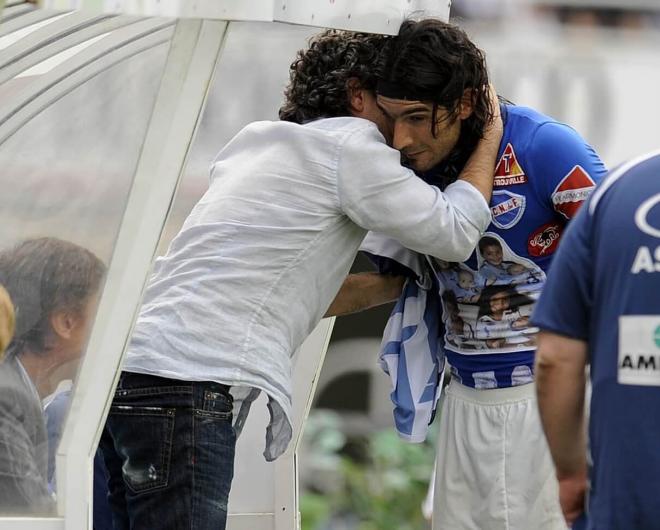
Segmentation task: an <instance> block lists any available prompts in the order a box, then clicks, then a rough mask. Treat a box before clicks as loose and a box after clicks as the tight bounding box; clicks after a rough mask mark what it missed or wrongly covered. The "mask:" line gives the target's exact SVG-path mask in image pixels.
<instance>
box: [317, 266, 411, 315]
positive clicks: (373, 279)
mask: <svg viewBox="0 0 660 530" xmlns="http://www.w3.org/2000/svg"><path fill="white" fill-rule="evenodd" d="M405 281H406V278H405V277H404V276H392V275H390V274H379V273H377V272H361V273H358V274H349V275H348V276H347V277H346V279H345V280H344V283H343V285H342V286H341V288H340V289H339V292H338V293H337V296H335V299H334V300H333V301H332V303H331V304H330V307H329V308H328V310H327V311H326V313H325V315H324V316H325V317H333V316H339V315H347V314H349V313H357V312H358V311H364V310H365V309H369V308H371V307H376V306H379V305H383V304H386V303H387V302H392V301H394V300H396V299H397V298H399V295H400V294H401V289H402V288H403V284H404V282H405Z"/></svg>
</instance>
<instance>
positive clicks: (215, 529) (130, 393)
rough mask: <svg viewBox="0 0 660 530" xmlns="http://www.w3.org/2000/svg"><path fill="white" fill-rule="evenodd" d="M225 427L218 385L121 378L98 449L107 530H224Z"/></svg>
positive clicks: (230, 439)
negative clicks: (105, 485) (106, 500)
mask: <svg viewBox="0 0 660 530" xmlns="http://www.w3.org/2000/svg"><path fill="white" fill-rule="evenodd" d="M231 420H232V398H231V395H230V394H229V389H228V387H227V386H225V385H221V384H218V383H213V382H191V381H179V380H173V379H166V378H162V377H155V376H150V375H142V374H133V373H128V372H124V373H122V375H121V378H120V381H119V386H118V387H117V391H116V392H115V397H114V400H113V402H112V408H111V409H110V414H109V416H108V419H107V421H106V425H105V429H104V432H103V435H102V437H101V444H100V448H101V450H102V451H103V457H104V459H105V463H106V466H107V468H108V474H109V480H108V488H109V499H110V507H111V509H112V518H113V524H114V528H115V530H156V529H157V530H184V529H185V530H224V528H225V525H226V521H227V498H228V497H229V489H230V487H231V481H232V478H233V476H234V450H235V446H236V436H235V433H234V429H233V428H232V424H231Z"/></svg>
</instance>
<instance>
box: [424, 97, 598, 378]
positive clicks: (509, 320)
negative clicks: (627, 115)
mask: <svg viewBox="0 0 660 530" xmlns="http://www.w3.org/2000/svg"><path fill="white" fill-rule="evenodd" d="M503 117H504V120H505V123H504V135H503V137H502V143H501V145H500V152H499V161H498V164H497V166H496V169H495V181H494V188H493V196H492V199H491V203H490V206H491V211H492V223H491V225H490V226H489V228H488V231H487V232H486V234H484V236H483V237H482V239H481V240H480V242H479V246H478V248H477V249H476V251H475V252H474V254H473V255H472V257H471V258H470V259H469V260H468V261H466V262H465V263H461V264H458V263H446V262H443V261H440V260H432V261H433V263H434V265H435V267H434V268H435V270H436V275H437V277H438V279H439V281H440V283H441V284H442V290H443V292H442V303H443V309H444V311H443V322H444V324H445V337H444V342H445V352H446V355H447V359H448V361H449V364H450V366H451V370H452V374H453V376H454V377H456V378H457V379H459V380H460V381H461V382H462V383H463V384H465V385H467V386H471V387H477V388H498V387H508V386H514V385H519V384H525V383H529V382H531V381H532V380H533V373H532V370H533V364H534V349H535V345H536V332H537V328H535V327H533V326H532V325H531V324H530V322H529V317H530V315H531V312H532V309H533V306H534V304H535V302H536V300H537V299H538V296H539V293H540V291H541V289H542V288H543V286H544V284H545V280H546V271H547V270H548V267H549V266H550V263H551V262H552V259H553V256H554V253H555V251H556V250H557V247H558V244H559V241H560V239H561V237H562V234H563V232H564V228H565V226H566V223H567V222H568V220H569V219H571V218H572V217H573V216H574V215H575V214H576V212H577V211H578V208H579V207H580V205H581V204H582V203H583V201H584V200H585V199H586V198H587V197H588V196H589V194H590V193H591V192H592V191H593V189H594V187H595V185H596V183H597V182H598V181H600V179H601V178H602V177H603V175H604V174H605V172H606V169H605V166H604V165H603V163H602V161H601V160H600V158H599V157H598V155H597V154H596V153H595V152H594V150H593V149H592V148H591V147H590V146H589V145H588V144H587V143H586V142H585V141H584V140H583V139H582V137H581V136H580V135H579V134H578V133H577V132H575V130H573V129H572V128H570V127H568V126H567V125H564V124H562V123H558V122H557V121H554V120H553V119H551V118H549V117H547V116H544V115H543V114H540V113H538V112H536V111H534V110H532V109H529V108H526V107H517V106H505V107H503Z"/></svg>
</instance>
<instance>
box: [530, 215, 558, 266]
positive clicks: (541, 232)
mask: <svg viewBox="0 0 660 530" xmlns="http://www.w3.org/2000/svg"><path fill="white" fill-rule="evenodd" d="M561 232H562V227H561V226H560V225H559V224H557V223H548V224H544V225H543V226H541V227H539V228H537V229H536V230H535V231H534V232H533V233H532V235H531V236H529V239H528V240H527V252H529V255H530V256H534V257H536V258H539V257H543V256H549V255H550V254H552V253H553V252H554V251H555V250H557V245H559V238H560V237H561Z"/></svg>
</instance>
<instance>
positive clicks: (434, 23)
mask: <svg viewBox="0 0 660 530" xmlns="http://www.w3.org/2000/svg"><path fill="white" fill-rule="evenodd" d="M382 62H383V64H382V67H381V71H382V72H383V75H382V76H381V80H379V84H378V93H379V94H380V95H383V96H388V94H389V97H393V98H395V99H409V100H411V101H423V102H426V103H432V104H433V120H432V125H431V127H432V129H431V133H432V134H433V136H434V137H435V134H436V131H435V124H436V123H437V119H436V114H437V109H438V107H443V108H445V109H446V110H447V112H448V114H449V119H456V117H457V114H458V112H459V110H460V107H459V105H460V102H461V98H462V97H463V93H464V91H465V90H466V89H469V90H471V91H472V92H471V93H472V114H471V115H470V116H469V117H468V118H467V119H465V120H463V122H462V125H461V136H460V138H459V141H458V145H457V148H456V149H455V150H454V152H453V153H452V154H451V155H450V157H449V159H448V160H446V161H444V165H445V166H446V167H445V168H444V171H445V172H448V173H451V175H452V176H453V177H454V178H455V177H456V176H457V175H458V172H459V171H460V169H462V167H463V165H464V164H465V162H466V160H467V158H468V157H469V155H470V153H471V152H472V150H473V149H474V147H475V146H476V145H477V142H478V141H479V139H480V138H482V137H483V135H484V130H485V128H486V126H487V125H488V124H489V123H490V122H491V121H492V119H493V114H494V109H493V108H492V104H491V101H490V98H489V79H488V70H487V67H486V58H485V55H484V53H483V52H482V51H481V50H480V49H479V48H477V46H476V45H475V44H474V43H473V42H472V41H471V40H470V39H469V37H468V36H467V34H466V33H465V32H464V31H463V30H462V29H460V28H459V27H457V26H454V25H453V24H449V23H446V22H443V21H442V20H439V19H434V18H428V19H423V20H419V21H415V20H406V21H404V22H403V24H402V25H401V28H400V29H399V34H398V35H397V37H396V38H395V39H392V40H391V41H390V42H388V43H387V46H386V48H385V50H384V52H383V58H382Z"/></svg>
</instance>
